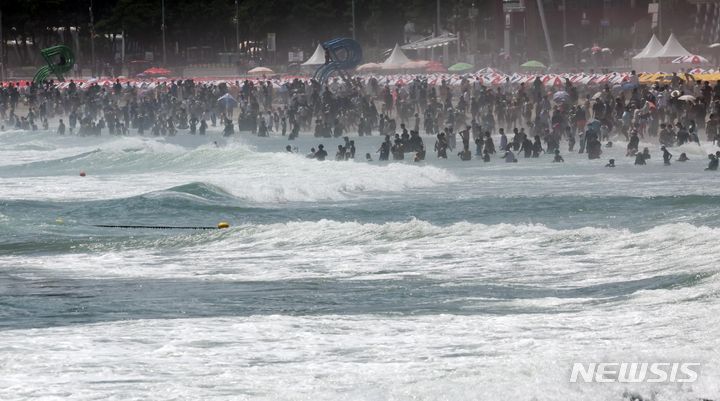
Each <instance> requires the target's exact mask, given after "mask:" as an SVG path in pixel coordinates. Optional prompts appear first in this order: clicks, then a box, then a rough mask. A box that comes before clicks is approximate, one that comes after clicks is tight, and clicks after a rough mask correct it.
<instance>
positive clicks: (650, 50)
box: [633, 34, 663, 60]
mask: <svg viewBox="0 0 720 401" xmlns="http://www.w3.org/2000/svg"><path fill="white" fill-rule="evenodd" d="M662 48H663V44H662V42H660V41H659V40H658V38H657V36H655V34H653V36H652V38H650V41H649V42H648V44H647V45H646V46H645V48H644V49H642V51H641V52H640V53H638V54H636V55H635V57H633V59H636V60H637V59H639V58H651V57H652V56H653V54H655V53H657V52H659V51H660V49H662Z"/></svg>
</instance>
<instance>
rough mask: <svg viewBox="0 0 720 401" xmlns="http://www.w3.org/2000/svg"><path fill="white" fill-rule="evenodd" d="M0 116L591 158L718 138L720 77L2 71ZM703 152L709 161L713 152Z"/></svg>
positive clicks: (70, 130) (344, 149)
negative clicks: (487, 80) (93, 77)
mask: <svg viewBox="0 0 720 401" xmlns="http://www.w3.org/2000/svg"><path fill="white" fill-rule="evenodd" d="M0 118H1V119H2V125H3V127H2V128H5V127H6V126H7V127H13V128H15V129H23V130H37V129H39V128H38V126H41V127H42V129H44V130H48V129H49V126H50V122H51V121H57V123H56V124H57V133H58V134H59V135H102V134H104V133H105V132H107V134H109V135H130V134H137V135H153V136H171V135H177V134H178V133H186V134H190V135H204V134H206V132H207V131H208V129H209V127H219V128H218V129H222V132H223V134H224V135H226V136H230V135H237V134H243V133H244V134H249V135H257V136H261V137H262V136H270V135H273V136H286V137H287V138H288V139H289V140H293V139H295V138H297V137H298V136H299V135H300V134H301V132H304V133H307V134H306V135H309V133H312V135H314V136H315V137H318V138H345V143H344V144H343V145H338V151H337V154H336V156H335V159H337V160H346V159H349V158H354V157H355V147H354V143H353V141H351V140H349V139H348V138H347V137H348V136H351V135H354V134H355V135H358V136H370V135H379V136H380V137H381V138H384V140H383V141H382V142H381V144H380V146H379V149H378V151H377V153H378V156H377V158H378V160H403V159H405V155H406V154H407V153H411V154H412V158H413V159H414V160H415V161H421V160H424V159H425V157H426V150H427V147H426V145H425V143H424V142H425V140H424V139H423V138H432V140H433V141H434V144H433V148H432V150H433V152H434V153H435V155H436V157H438V158H448V157H449V155H452V152H455V151H457V152H458V153H457V156H458V157H459V158H460V159H461V160H471V159H472V158H473V154H474V156H475V157H477V158H481V159H482V160H484V161H490V160H491V158H492V157H495V156H496V155H497V156H499V157H500V158H501V159H503V160H505V161H506V162H517V160H518V159H517V156H516V155H523V156H524V157H526V158H538V157H540V156H541V155H542V154H548V155H553V161H556V162H562V161H563V159H562V156H561V155H560V151H561V147H565V148H566V149H567V152H578V153H582V154H587V157H588V158H589V159H598V158H600V157H601V155H602V153H603V148H608V147H612V145H613V142H612V141H613V140H616V141H618V140H621V141H622V140H624V141H626V142H627V149H626V155H627V157H631V158H635V163H636V164H643V163H642V162H644V160H647V158H646V155H647V154H648V153H647V151H648V150H647V148H646V149H644V151H642V152H641V151H640V149H639V148H640V140H643V141H645V142H657V143H658V145H661V146H663V154H664V155H665V156H664V158H665V157H666V155H667V154H669V151H668V148H672V147H674V146H679V145H683V144H686V143H693V142H694V143H697V144H700V140H701V138H704V139H706V140H707V141H710V142H712V143H713V144H714V145H718V144H720V83H716V84H715V85H711V84H710V83H709V82H700V81H695V80H693V79H692V77H690V76H679V75H677V74H676V75H673V76H672V78H671V79H670V80H669V81H668V82H664V83H663V82H656V83H654V84H650V85H642V84H640V82H639V79H638V76H637V75H636V74H635V73H634V72H633V73H632V74H631V75H630V78H629V81H628V82H625V83H623V84H622V85H615V86H610V85H603V86H593V85H589V86H586V85H582V86H576V85H573V84H572V83H571V82H570V81H569V80H567V81H566V82H565V84H564V86H563V87H556V86H554V87H550V88H549V87H546V86H545V85H544V84H543V82H542V81H541V80H540V79H539V77H538V79H536V80H535V81H534V82H533V83H532V84H531V85H525V84H519V85H515V84H511V83H510V81H509V79H508V81H507V82H506V83H505V84H502V85H499V86H493V87H488V86H484V85H482V81H481V80H479V79H477V78H474V77H472V76H466V77H464V78H462V79H461V80H460V82H459V85H452V86H451V85H450V84H449V81H447V80H442V81H440V82H439V83H437V84H436V85H434V84H431V83H430V82H429V81H428V79H427V77H424V76H417V77H415V78H414V79H413V80H411V81H408V82H406V83H404V84H398V85H395V86H392V87H391V86H389V85H386V84H382V82H381V79H378V78H374V77H373V78H369V79H364V78H360V77H355V78H351V79H350V80H349V81H344V80H341V79H332V80H331V82H329V83H328V84H326V85H322V84H321V83H319V82H316V81H313V80H301V79H294V80H292V81H286V82H283V83H282V84H278V83H276V82H271V81H269V80H258V81H250V80H245V81H235V82H231V83H227V82H226V83H219V84H210V83H202V82H195V81H194V80H192V79H185V80H171V81H169V82H166V83H162V84H160V85H157V86H155V87H153V88H146V87H143V86H141V85H135V84H133V83H131V82H125V83H121V82H120V81H116V82H115V84H114V85H112V86H101V85H98V84H92V85H89V86H84V87H83V88H80V86H78V85H77V84H76V83H75V82H72V81H70V83H69V84H67V85H63V86H62V89H61V88H60V86H58V85H56V84H55V83H53V82H47V83H45V84H43V85H36V84H25V85H16V84H13V83H9V84H7V85H5V86H2V87H0ZM701 133H704V135H702V134H701ZM458 138H459V141H458ZM496 141H497V142H498V143H497V145H496V143H495V142H496ZM458 142H459V143H458ZM563 145H564V146H563ZM473 147H474V152H473V149H472V148H473ZM312 157H314V158H316V159H319V160H322V159H325V158H326V157H327V152H326V151H325V150H324V148H321V147H318V149H317V150H316V151H315V152H314V153H313V155H312ZM709 157H710V166H709V168H711V169H714V168H713V164H714V165H715V166H716V165H717V156H716V155H715V154H711V155H709ZM368 158H372V155H369V154H367V155H366V159H368ZM713 158H714V159H713ZM641 159H642V160H641ZM684 159H687V157H686V156H685V157H684ZM682 160H683V157H682V155H681V157H680V159H678V161H682ZM665 162H666V164H669V163H670V158H666V159H665ZM609 164H610V163H609ZM715 168H716V167H715Z"/></svg>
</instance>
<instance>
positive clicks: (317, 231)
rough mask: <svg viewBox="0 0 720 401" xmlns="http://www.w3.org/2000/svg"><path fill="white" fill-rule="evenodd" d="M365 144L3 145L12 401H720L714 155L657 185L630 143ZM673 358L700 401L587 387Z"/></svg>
mask: <svg viewBox="0 0 720 401" xmlns="http://www.w3.org/2000/svg"><path fill="white" fill-rule="evenodd" d="M423 139H424V140H425V141H426V144H427V145H430V146H429V147H430V148H431V146H432V141H431V138H429V137H423ZM355 141H356V145H357V147H358V150H357V156H356V157H357V160H358V161H355V162H335V161H327V162H317V161H314V160H308V159H306V158H305V157H304V154H305V153H307V152H309V150H310V147H311V146H316V145H317V144H318V143H323V144H324V145H325V147H326V148H327V149H328V150H329V152H330V151H332V149H333V148H334V147H335V146H336V145H337V144H339V143H341V141H340V140H332V139H331V140H322V141H318V140H317V139H316V138H311V137H309V136H307V135H301V137H300V138H299V139H298V140H297V141H295V142H291V143H290V144H291V145H293V146H297V147H298V148H299V153H297V154H289V153H286V152H284V151H283V150H284V148H285V146H286V145H287V144H288V141H287V140H286V139H285V138H253V137H246V136H240V137H237V136H236V137H233V138H229V139H228V138H223V137H221V136H220V135H219V134H218V133H216V132H215V133H211V134H210V135H208V136H202V137H201V136H188V135H183V136H177V137H169V138H157V137H107V136H103V137H99V138H98V137H75V136H67V137H58V136H56V135H54V134H51V133H48V132H43V131H38V132H21V131H6V132H2V133H0V399H2V400H26V399H73V400H90V399H98V398H109V399H168V400H170V399H217V400H225V399H227V400H231V399H232V400H235V399H267V400H277V399H283V400H285V399H287V400H296V399H314V400H337V399H348V400H350V399H352V400H354V399H368V400H387V399H396V400H412V399H423V400H424V399H429V400H445V399H448V400H449V399H452V400H460V399H463V400H490V399H513V400H514V399H517V400H533V399H537V400H568V399H583V400H620V399H622V398H623V394H624V393H626V392H633V393H638V394H641V395H642V396H644V397H646V398H647V399H651V397H655V399H657V400H697V399H700V398H708V399H712V398H716V399H717V398H718V397H720V385H719V384H718V383H720V380H719V379H720V363H719V361H720V358H719V355H718V354H717V352H718V351H717V349H719V346H720V340H718V339H719V338H720V328H719V327H720V325H719V324H718V323H720V322H719V321H718V317H717V316H720V302H718V291H720V282H719V276H718V274H717V273H718V264H717V260H718V258H720V248H719V247H718V246H717V241H718V237H719V236H720V208H718V205H719V204H720V203H719V202H718V201H720V187H719V186H718V185H717V182H718V178H720V176H718V174H717V173H715V172H705V171H703V168H704V167H705V165H706V161H707V159H706V155H707V153H709V152H710V151H714V148H713V147H712V145H711V144H708V143H703V144H702V146H701V147H698V146H697V145H685V146H683V147H681V148H675V149H672V150H671V151H672V152H673V153H675V154H679V153H680V152H685V153H687V155H688V156H689V157H690V159H691V160H690V161H689V162H686V163H673V165H672V166H669V167H668V166H663V165H662V160H657V159H659V152H658V150H657V149H655V148H654V147H652V145H650V144H644V145H641V146H650V147H651V149H654V150H653V159H651V162H650V163H649V165H647V166H642V167H641V166H638V167H636V166H633V165H632V159H630V158H625V157H624V148H625V145H624V144H623V143H616V145H615V148H613V149H604V152H605V153H604V154H603V157H602V159H603V160H597V161H590V160H587V157H586V155H578V154H565V152H563V156H564V158H565V160H566V163H564V164H553V163H550V161H551V157H550V156H547V155H546V156H543V157H541V158H539V159H522V158H520V160H519V163H517V164H506V163H504V162H502V161H501V160H493V161H492V162H490V163H483V162H482V161H481V160H479V159H473V160H472V161H470V162H461V161H460V160H459V159H458V158H457V157H453V156H451V157H450V159H449V160H437V159H435V157H434V155H428V161H427V162H423V163H412V161H411V160H405V161H403V162H397V163H379V162H370V163H367V162H364V161H362V160H364V157H363V156H364V154H365V153H371V154H372V155H373V156H375V151H376V150H377V147H378V146H379V144H380V141H381V139H380V138H379V137H377V136H375V137H369V138H356V139H355ZM428 141H430V142H428ZM214 142H217V145H216V144H215V143H214ZM331 156H332V155H331ZM611 157H613V158H615V159H616V161H617V165H618V167H616V168H615V169H606V168H604V167H603V166H604V164H605V162H606V160H607V159H608V158H611ZM81 170H82V171H85V172H86V173H87V176H86V177H80V176H79V172H80V171H81ZM219 221H228V222H229V223H230V224H231V228H230V229H228V230H198V231H195V230H153V229H137V230H130V229H116V228H103V227H97V225H157V226H215V225H216V224H217V223H218V222H219ZM656 360H657V361H686V362H700V363H702V371H701V375H700V378H699V380H698V381H697V382H696V383H685V384H677V383H675V384H652V383H635V384H633V383H624V384H607V385H604V384H580V383H570V382H569V374H570V369H571V366H572V363H573V362H598V361H619V362H620V361H628V362H634V361H656Z"/></svg>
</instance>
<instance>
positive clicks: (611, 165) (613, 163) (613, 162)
mask: <svg viewBox="0 0 720 401" xmlns="http://www.w3.org/2000/svg"><path fill="white" fill-rule="evenodd" d="M605 167H615V159H610V160H608V164H606V165H605Z"/></svg>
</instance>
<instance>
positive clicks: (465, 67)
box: [448, 63, 475, 72]
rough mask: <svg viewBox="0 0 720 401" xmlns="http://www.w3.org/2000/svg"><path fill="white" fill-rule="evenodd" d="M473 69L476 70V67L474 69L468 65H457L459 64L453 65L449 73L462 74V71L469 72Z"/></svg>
mask: <svg viewBox="0 0 720 401" xmlns="http://www.w3.org/2000/svg"><path fill="white" fill-rule="evenodd" d="M473 68H475V67H473V66H472V65H470V64H468V63H457V64H453V65H451V66H450V68H448V71H450V72H460V71H468V70H471V69H473Z"/></svg>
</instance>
